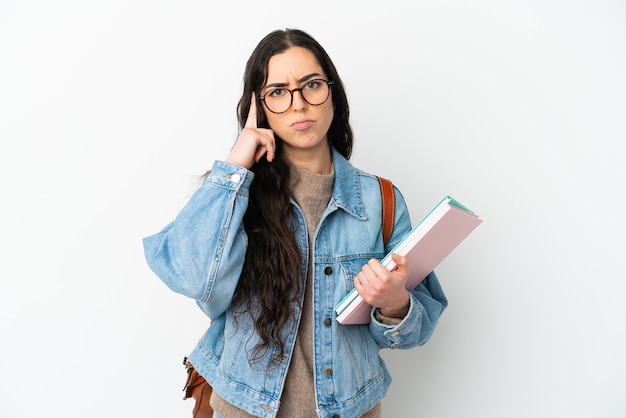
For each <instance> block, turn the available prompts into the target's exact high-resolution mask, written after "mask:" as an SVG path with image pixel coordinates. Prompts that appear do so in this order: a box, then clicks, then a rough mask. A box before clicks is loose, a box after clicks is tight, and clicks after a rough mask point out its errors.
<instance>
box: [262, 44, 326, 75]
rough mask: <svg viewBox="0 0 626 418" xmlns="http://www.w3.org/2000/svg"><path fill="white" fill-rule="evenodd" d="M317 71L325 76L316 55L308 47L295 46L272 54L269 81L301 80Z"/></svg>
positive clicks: (269, 63)
mask: <svg viewBox="0 0 626 418" xmlns="http://www.w3.org/2000/svg"><path fill="white" fill-rule="evenodd" d="M312 73H317V74H320V75H321V76H323V77H325V76H326V74H325V73H324V71H323V70H322V66H321V65H320V63H319V62H318V61H317V58H315V55H313V53H312V52H311V51H309V50H308V49H306V48H302V47H299V46H295V47H292V48H289V49H288V50H286V51H285V52H281V53H280V54H276V55H274V56H272V57H271V58H270V60H269V62H268V65H267V82H268V84H269V83H273V82H278V81H289V80H292V79H294V80H299V79H300V78H301V77H303V76H305V75H308V74H312Z"/></svg>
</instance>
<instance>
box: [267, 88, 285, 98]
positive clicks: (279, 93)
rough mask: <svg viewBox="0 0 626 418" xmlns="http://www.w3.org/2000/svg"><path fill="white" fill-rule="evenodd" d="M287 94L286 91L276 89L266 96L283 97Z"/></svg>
mask: <svg viewBox="0 0 626 418" xmlns="http://www.w3.org/2000/svg"><path fill="white" fill-rule="evenodd" d="M285 94H287V92H286V90H285V89H274V90H270V91H269V92H268V93H267V94H266V95H265V96H269V97H282V96H284V95H285Z"/></svg>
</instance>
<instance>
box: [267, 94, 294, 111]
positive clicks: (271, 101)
mask: <svg viewBox="0 0 626 418" xmlns="http://www.w3.org/2000/svg"><path fill="white" fill-rule="evenodd" d="M264 100H265V105H266V106H267V108H268V109H269V110H271V111H272V112H274V113H283V112H285V111H286V110H287V109H289V106H290V105H291V92H290V91H289V90H287V89H274V90H270V91H269V92H267V93H266V94H265V99H264Z"/></svg>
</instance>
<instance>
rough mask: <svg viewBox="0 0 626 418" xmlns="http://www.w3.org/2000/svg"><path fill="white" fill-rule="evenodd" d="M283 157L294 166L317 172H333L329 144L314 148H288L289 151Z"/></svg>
mask: <svg viewBox="0 0 626 418" xmlns="http://www.w3.org/2000/svg"><path fill="white" fill-rule="evenodd" d="M285 151H287V150H285ZM285 157H286V158H287V160H288V161H289V162H290V163H291V164H293V165H295V166H296V167H299V168H303V169H305V170H308V171H312V172H314V173H317V174H331V173H332V172H333V158H332V155H331V152H330V146H327V147H319V148H317V149H314V150H289V152H285Z"/></svg>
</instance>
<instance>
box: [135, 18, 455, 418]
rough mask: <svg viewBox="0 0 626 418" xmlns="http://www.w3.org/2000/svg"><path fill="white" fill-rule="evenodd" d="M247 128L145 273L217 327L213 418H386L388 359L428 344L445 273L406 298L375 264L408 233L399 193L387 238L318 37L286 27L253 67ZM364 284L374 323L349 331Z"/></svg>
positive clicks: (198, 364)
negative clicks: (355, 162) (354, 156)
mask: <svg viewBox="0 0 626 418" xmlns="http://www.w3.org/2000/svg"><path fill="white" fill-rule="evenodd" d="M238 116H239V123H240V126H241V132H240V134H239V137H238V138H237V140H236V142H235V144H234V146H233V147H232V150H231V152H230V155H229V156H228V158H226V160H225V161H215V162H214V164H213V167H212V169H211V170H210V171H209V173H208V174H207V176H206V178H205V179H204V182H203V184H202V185H201V186H200V187H199V189H198V190H197V191H196V192H195V193H194V195H193V196H192V197H191V199H190V200H189V202H188V203H187V204H186V206H185V207H184V208H183V209H182V210H181V211H180V213H179V214H178V216H177V217H176V219H175V220H174V221H173V222H172V223H170V224H169V225H167V226H166V227H165V228H164V229H163V230H162V231H161V232H159V233H157V234H155V235H153V236H150V237H147V238H145V239H144V247H145V253H146V258H147V261H148V263H149V265H150V267H151V268H152V269H153V271H154V272H155V273H156V274H157V275H158V276H159V277H160V278H161V279H162V280H163V281H164V282H165V283H166V284H167V285H168V286H169V287H170V288H171V289H172V290H174V291H175V292H179V293H181V294H183V295H186V296H188V297H190V298H193V299H195V300H196V302H197V304H198V306H199V307H200V308H201V309H202V310H203V311H204V312H205V313H206V315H207V316H208V317H209V318H211V320H212V321H213V324H212V325H211V326H210V327H209V328H208V330H207V332H206V333H205V335H204V336H203V337H202V339H201V340H200V342H199V343H198V345H197V346H196V348H195V349H194V350H193V352H192V353H191V354H190V356H189V358H190V362H191V363H192V364H193V366H194V367H195V369H196V370H197V371H198V372H199V373H200V375H202V376H203V377H204V378H206V380H207V381H208V382H209V383H210V384H211V386H212V387H213V395H212V397H211V405H212V407H213V408H214V410H215V416H216V417H221V416H223V417H254V416H259V417H276V416H278V417H290V418H292V417H299V418H303V417H380V416H381V406H380V401H381V400H382V399H383V397H384V395H385V393H386V391H387V389H388V387H389V385H390V383H391V378H390V376H389V373H388V371H387V369H386V367H385V364H384V362H383V361H382V359H381V358H380V356H379V350H380V349H381V348H410V347H414V346H417V345H420V344H423V343H425V342H426V341H427V340H428V338H429V337H430V336H431V334H432V333H433V330H434V328H435V326H436V324H437V320H438V319H439V316H440V315H441V313H442V311H443V310H444V309H445V307H446V305H447V301H446V298H445V296H444V293H443V291H442V289H441V287H440V285H439V282H438V280H437V278H436V276H435V274H434V273H431V274H430V275H429V276H428V277H427V278H426V279H424V280H423V281H422V282H421V283H420V284H419V285H418V286H417V287H416V288H415V289H412V290H410V291H407V290H406V289H405V281H406V278H407V276H408V274H409V272H408V271H407V267H406V260H405V259H404V257H400V256H397V255H394V261H395V262H396V263H397V264H398V269H397V270H395V271H394V272H389V271H387V270H386V269H385V268H384V267H383V266H382V265H381V264H380V262H379V261H378V259H380V258H382V257H383V256H384V255H385V254H386V253H387V252H388V251H389V250H390V249H391V248H392V247H393V246H394V245H395V244H396V243H397V242H398V241H399V240H400V239H401V238H402V237H403V236H404V235H405V234H406V233H407V232H408V231H409V230H410V228H411V225H410V220H409V214H408V211H407V207H406V204H405V202H404V200H403V198H402V195H401V194H400V192H399V191H398V190H397V189H396V190H395V193H396V209H395V225H394V233H393V235H392V237H391V239H390V241H389V243H388V245H387V246H386V247H385V246H384V245H383V239H382V236H381V216H382V206H381V195H380V187H379V183H378V180H377V178H376V176H374V175H371V174H367V173H364V172H362V171H360V170H358V169H356V168H354V167H353V166H352V165H351V164H350V163H349V162H348V159H349V158H350V154H351V151H352V130H351V128H350V124H349V120H348V118H349V108H348V102H347V98H346V93H345V91H344V87H343V83H342V81H341V79H340V78H339V75H338V74H337V70H336V69H335V66H334V65H333V63H332V61H331V59H330V58H329V56H328V55H327V53H326V52H325V50H324V49H323V48H322V46H320V45H319V44H318V43H317V42H316V41H315V40H314V39H313V38H312V37H311V36H309V35H308V34H306V33H304V32H302V31H299V30H291V29H290V30H284V31H282V30H278V31H274V32H272V33H270V34H269V35H267V36H266V37H265V38H264V39H262V40H261V42H260V43H259V44H258V46H257V47H256V49H255V50H254V51H253V53H252V56H251V57H250V59H249V60H248V63H247V66H246V70H245V75H244V88H243V95H242V97H241V99H240V101H239V105H238ZM353 288H356V290H357V291H358V292H359V294H360V295H361V296H362V297H363V299H364V300H365V301H366V302H367V303H369V304H370V305H372V306H375V307H376V308H373V309H372V313H371V321H370V323H369V324H368V325H342V324H339V323H338V322H337V321H336V320H335V313H334V307H335V305H336V304H337V303H338V302H339V301H340V300H341V299H342V298H343V297H344V296H345V295H346V294H347V293H348V292H349V291H351V290H352V289H353Z"/></svg>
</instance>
